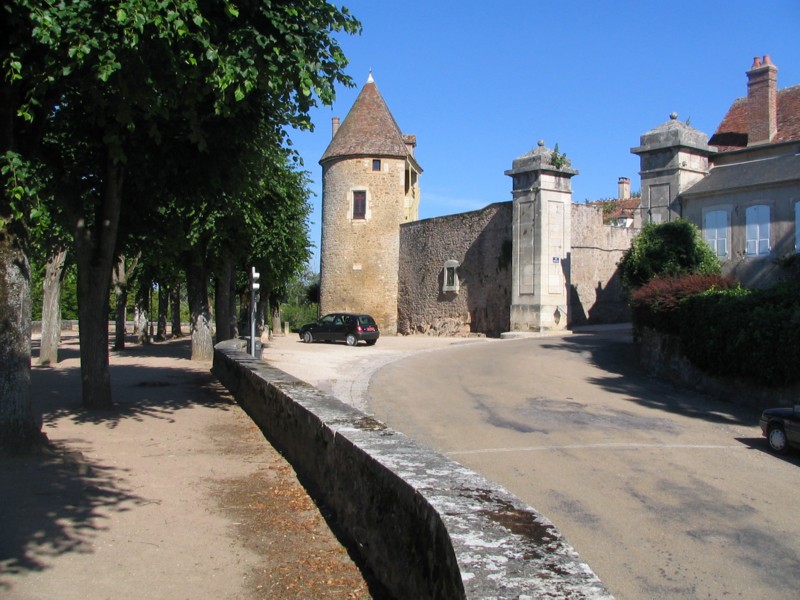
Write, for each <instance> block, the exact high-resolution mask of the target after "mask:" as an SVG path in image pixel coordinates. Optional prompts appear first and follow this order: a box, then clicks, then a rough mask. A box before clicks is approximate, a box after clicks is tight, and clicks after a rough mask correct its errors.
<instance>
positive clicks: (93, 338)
mask: <svg viewBox="0 0 800 600" xmlns="http://www.w3.org/2000/svg"><path fill="white" fill-rule="evenodd" d="M359 30H360V25H359V23H358V21H357V20H356V19H355V18H354V17H353V16H352V15H350V14H349V12H348V11H347V9H345V8H337V7H335V6H333V5H331V4H328V3H327V2H325V1H323V0H302V1H300V0H297V1H291V0H290V1H286V2H279V3H276V2H269V1H267V0H241V1H234V0H225V1H218V0H121V1H119V2H116V3H113V4H112V3H108V2H98V1H96V0H74V1H71V2H47V1H41V0H10V1H9V2H6V3H4V5H3V7H2V8H0V68H2V76H3V77H4V79H5V81H4V84H5V85H4V86H3V87H2V91H0V176H2V189H3V192H4V193H3V195H2V197H0V227H1V228H2V229H1V230H0V279H2V283H3V284H4V289H6V290H8V291H9V293H8V294H2V295H0V311H1V312H0V314H2V316H3V320H4V321H3V322H4V323H5V325H3V326H2V327H0V348H1V347H5V348H7V350H6V353H7V354H8V358H9V361H3V364H2V365H0V388H2V389H0V395H2V401H0V440H2V443H3V445H4V446H7V445H13V444H14V443H15V442H13V440H17V441H19V440H20V439H22V438H23V437H25V436H28V437H35V432H33V433H31V423H32V419H31V418H30V408H29V405H30V398H29V392H26V391H25V390H26V388H27V387H28V385H29V371H30V349H29V345H28V346H27V349H26V348H25V345H27V344H28V340H29V336H30V329H29V328H30V268H29V266H28V254H27V252H28V250H27V246H28V238H29V236H28V229H29V227H31V226H33V225H34V224H35V219H36V217H37V216H38V215H39V214H40V212H41V203H45V204H47V208H48V212H49V214H51V215H53V217H54V218H56V217H59V218H62V219H63V226H64V229H65V231H67V232H69V234H70V235H71V236H72V238H73V240H74V245H75V260H76V262H77V265H78V290H79V314H80V335H81V352H82V357H81V370H82V380H83V389H84V391H83V401H84V405H85V406H87V407H105V406H108V405H109V404H110V403H111V395H110V381H109V376H108V353H107V349H108V331H107V315H108V288H109V283H110V274H111V268H112V265H113V263H114V259H115V255H116V253H117V251H118V248H119V247H120V246H121V244H122V240H121V239H120V235H122V236H123V237H124V236H127V235H129V234H133V232H135V231H136V222H137V219H136V217H135V216H136V215H141V214H143V213H144V212H145V211H148V212H150V211H158V210H159V209H160V208H162V207H172V209H175V210H182V211H183V212H184V213H186V212H191V211H192V210H193V211H194V214H195V215H196V216H199V217H200V219H196V220H195V221H196V222H197V221H198V220H199V221H202V218H203V216H204V215H205V214H209V213H213V214H215V215H219V216H220V218H214V219H212V220H211V222H213V223H215V224H220V223H222V222H223V221H224V220H225V219H224V217H225V216H226V214H227V213H228V212H230V213H231V215H235V214H239V215H241V214H242V208H243V207H244V206H246V205H242V204H239V205H237V202H240V201H242V200H243V199H247V198H251V199H252V198H255V197H256V196H257V194H254V192H253V190H257V189H258V188H259V186H261V189H264V188H265V187H266V188H269V186H270V184H269V183H267V185H266V186H265V184H264V182H263V178H264V176H265V175H264V174H263V173H262V176H261V179H262V181H261V182H260V183H258V182H254V169H253V167H254V166H255V165H257V164H259V160H256V159H255V158H254V157H255V156H258V154H259V151H260V152H261V154H262V156H261V158H260V164H261V165H263V164H264V157H273V160H272V164H273V167H274V168H273V169H272V170H271V171H269V170H268V171H266V173H267V174H277V173H280V172H281V171H283V170H285V168H286V166H287V162H286V161H285V160H284V159H285V156H284V155H283V154H282V149H283V147H284V144H285V143H286V139H287V134H286V131H287V129H288V128H289V127H294V128H300V129H303V128H309V127H311V123H310V120H309V110H310V108H311V107H313V106H315V105H316V104H317V103H319V102H321V103H323V104H330V103H331V102H332V100H333V98H334V93H335V86H336V84H339V83H341V84H345V85H350V84H351V81H350V79H349V77H347V76H346V75H345V74H344V70H343V69H344V67H345V65H346V59H345V57H344V55H343V53H342V51H341V48H340V47H339V45H338V42H337V40H336V37H335V35H334V34H335V33H337V32H345V33H349V34H352V33H357V32H358V31H359ZM234 134H235V135H236V136H238V137H234ZM276 149H281V150H276ZM275 156H278V157H280V159H279V160H277V161H276V160H274V157H275ZM239 159H241V160H239ZM237 160H239V162H237ZM241 165H246V166H245V167H241ZM215 166H216V168H215ZM240 167H241V168H240ZM201 169H202V170H203V172H202V174H201ZM40 174H43V175H41V177H39V175H40ZM48 184H49V185H48ZM294 197H296V195H295V196H294ZM231 203H232V204H231ZM250 206H251V207H252V206H253V205H250ZM228 207H230V208H231V210H230V211H228ZM204 210H207V211H208V213H204V212H203V211H204ZM121 224H122V225H123V227H122V229H120V226H121ZM189 239H199V234H197V232H196V231H195V230H193V231H192V235H191V236H190V237H189ZM11 299H14V301H13V302H12V301H11ZM25 323H27V330H26V325H25ZM9 348H10V349H9ZM26 355H27V356H26ZM26 359H27V367H26V365H25V362H26ZM20 414H22V415H23V417H22V418H20V417H19V415H20ZM23 421H24V424H23V425H20V424H21V423H23ZM20 427H21V428H22V430H24V431H25V432H27V433H24V434H20V433H19V431H20ZM6 440H12V441H10V442H9V444H6Z"/></svg>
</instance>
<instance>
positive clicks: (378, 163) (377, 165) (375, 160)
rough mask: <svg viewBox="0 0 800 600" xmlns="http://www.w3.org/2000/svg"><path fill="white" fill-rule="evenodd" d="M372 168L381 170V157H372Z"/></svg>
mask: <svg viewBox="0 0 800 600" xmlns="http://www.w3.org/2000/svg"><path fill="white" fill-rule="evenodd" d="M372 170H373V171H380V170H381V159H380V158H373V159H372Z"/></svg>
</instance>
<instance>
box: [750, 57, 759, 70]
mask: <svg viewBox="0 0 800 600" xmlns="http://www.w3.org/2000/svg"><path fill="white" fill-rule="evenodd" d="M760 66H761V57H760V56H755V57H753V66H752V67H750V68H751V69H757V68H758V67H760Z"/></svg>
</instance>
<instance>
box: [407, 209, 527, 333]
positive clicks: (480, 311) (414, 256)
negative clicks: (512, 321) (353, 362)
mask: <svg viewBox="0 0 800 600" xmlns="http://www.w3.org/2000/svg"><path fill="white" fill-rule="evenodd" d="M511 218H512V203H511V202H501V203H496V204H491V205H489V206H487V207H486V208H484V209H482V210H478V211H473V212H468V213H462V214H457V215H450V216H446V217H436V218H433V219H425V220H423V221H416V222H413V223H406V224H404V225H402V226H401V227H400V265H399V289H398V292H399V295H398V323H397V329H398V333H401V334H412V333H424V334H427V335H458V334H466V333H470V332H472V333H483V334H486V335H488V336H493V337H498V336H499V335H500V334H501V333H502V332H504V331H508V327H509V310H510V306H511V250H512V249H511V245H512V231H511ZM448 260H455V261H457V262H458V267H457V269H456V273H457V275H458V280H459V289H458V291H457V292H453V291H446V292H445V291H442V284H443V282H444V275H445V273H444V264H445V261H448Z"/></svg>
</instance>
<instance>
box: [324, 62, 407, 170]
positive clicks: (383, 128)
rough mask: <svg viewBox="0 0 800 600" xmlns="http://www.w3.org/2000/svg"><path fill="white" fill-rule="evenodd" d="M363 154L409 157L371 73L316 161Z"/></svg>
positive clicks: (401, 135) (398, 130)
mask: <svg viewBox="0 0 800 600" xmlns="http://www.w3.org/2000/svg"><path fill="white" fill-rule="evenodd" d="M365 155H366V156H386V157H392V158H407V157H411V154H410V153H409V151H408V147H407V146H406V144H405V142H404V141H403V134H402V133H401V131H400V128H399V127H398V126H397V123H396V122H395V120H394V117H393V116H392V113H390V112H389V108H388V107H387V106H386V102H384V100H383V96H381V93H380V92H379V91H378V86H377V85H375V82H374V81H373V80H372V76H371V75H370V78H369V79H368V80H367V83H366V84H365V85H364V87H363V88H362V89H361V93H359V95H358V98H356V101H355V103H354V104H353V107H352V108H351V109H350V112H349V113H348V114H347V117H345V120H344V122H343V123H342V124H341V126H340V127H339V130H338V131H337V132H336V135H334V136H333V140H331V143H330V145H329V146H328V148H327V150H325V153H324V154H323V155H322V158H321V159H320V161H319V162H320V164H324V163H325V162H327V161H329V160H333V159H335V158H343V157H348V156H365ZM412 160H413V157H412Z"/></svg>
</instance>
